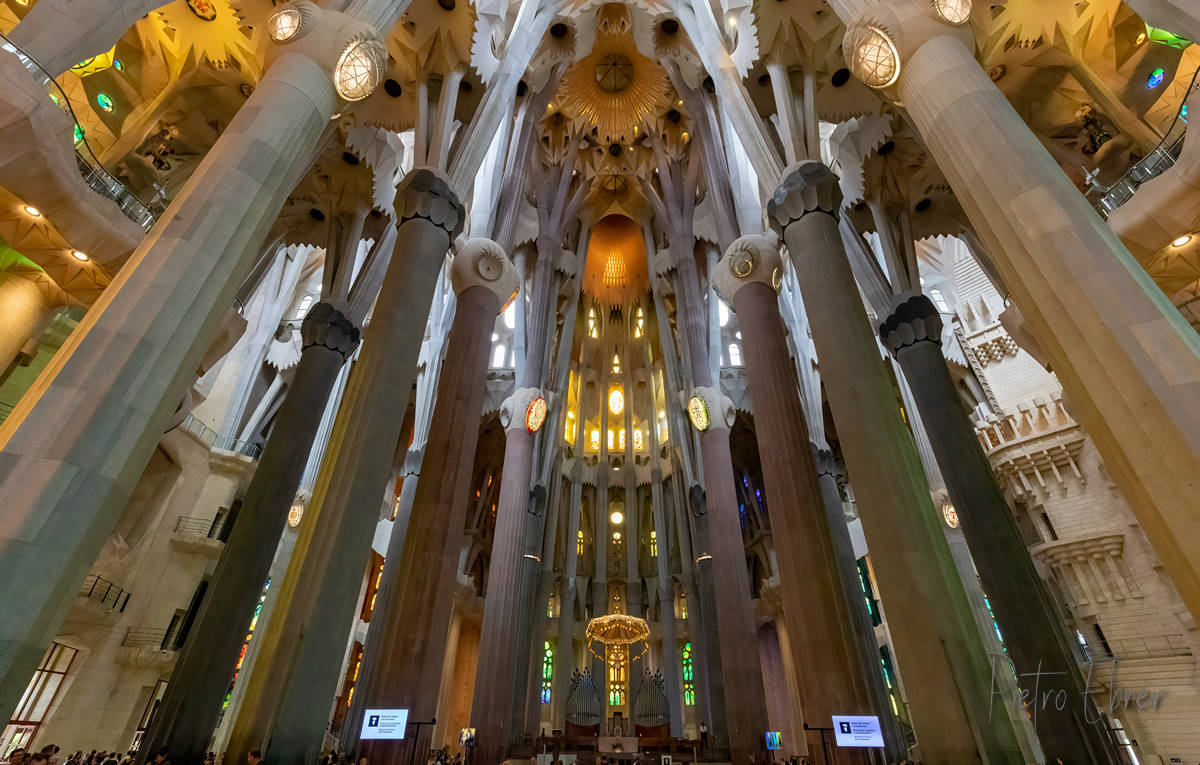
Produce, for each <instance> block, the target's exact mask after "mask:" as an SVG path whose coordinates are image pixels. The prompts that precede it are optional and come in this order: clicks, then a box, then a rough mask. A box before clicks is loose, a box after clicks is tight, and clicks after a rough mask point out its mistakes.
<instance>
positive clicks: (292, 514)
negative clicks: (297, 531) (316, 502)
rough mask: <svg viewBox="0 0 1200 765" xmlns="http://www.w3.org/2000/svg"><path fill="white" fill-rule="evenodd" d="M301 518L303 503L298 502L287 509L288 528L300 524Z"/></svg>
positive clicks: (302, 516) (302, 515)
mask: <svg viewBox="0 0 1200 765" xmlns="http://www.w3.org/2000/svg"><path fill="white" fill-rule="evenodd" d="M303 518H304V505H300V504H296V505H292V507H291V509H290V510H288V515H287V525H288V528H290V529H294V528H296V527H297V526H299V525H300V521H301V519H303Z"/></svg>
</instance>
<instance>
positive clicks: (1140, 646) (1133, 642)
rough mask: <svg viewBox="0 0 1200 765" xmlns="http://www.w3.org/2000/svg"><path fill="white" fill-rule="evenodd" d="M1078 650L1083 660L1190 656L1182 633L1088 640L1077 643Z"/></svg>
mask: <svg viewBox="0 0 1200 765" xmlns="http://www.w3.org/2000/svg"><path fill="white" fill-rule="evenodd" d="M1079 652H1080V654H1081V655H1082V658H1083V661H1085V662H1089V663H1092V662H1107V661H1112V660H1113V659H1116V660H1117V661H1132V660H1135V659H1173V658H1176V657H1179V656H1191V655H1192V647H1191V646H1190V645H1188V643H1187V640H1186V639H1184V636H1183V635H1155V636H1152V637H1133V638H1125V639H1123V640H1112V639H1108V640H1105V641H1104V643H1098V642H1094V641H1090V640H1089V641H1088V642H1087V644H1086V645H1084V644H1082V643H1080V644H1079Z"/></svg>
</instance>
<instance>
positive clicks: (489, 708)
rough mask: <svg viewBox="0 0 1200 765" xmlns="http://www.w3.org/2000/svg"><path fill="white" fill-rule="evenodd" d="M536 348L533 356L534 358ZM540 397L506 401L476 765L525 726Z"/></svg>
mask: <svg viewBox="0 0 1200 765" xmlns="http://www.w3.org/2000/svg"><path fill="white" fill-rule="evenodd" d="M533 352H534V351H533V348H532V347H531V348H530V349H529V353H530V354H533ZM541 397H542V394H541V391H539V390H538V389H537V388H518V389H517V390H516V391H514V392H513V394H512V396H510V397H509V398H508V400H506V401H505V402H504V406H503V407H502V408H501V411H500V418H501V421H502V423H503V425H504V436H505V444H504V469H503V478H502V483H501V485H500V501H499V502H498V503H497V507H496V533H495V537H494V541H493V543H492V561H491V564H490V567H489V569H488V571H489V574H488V587H487V594H486V596H485V600H484V607H483V627H482V629H481V631H480V638H479V663H478V665H477V668H476V670H475V695H474V701H473V702H472V704H471V724H472V727H474V728H475V731H476V745H475V753H474V758H475V762H477V763H480V765H482V764H483V763H498V762H500V761H501V760H503V759H504V756H505V754H506V753H507V750H508V747H509V744H510V743H511V741H512V739H513V737H514V736H515V735H518V734H519V733H520V732H521V731H522V729H523V726H522V725H520V724H519V723H520V722H521V721H523V720H524V716H525V715H524V712H525V708H524V705H522V706H521V708H520V709H519V710H517V709H514V708H513V689H514V688H515V686H516V680H517V673H518V672H524V671H525V662H526V659H527V658H528V656H527V653H526V652H525V651H524V650H520V649H521V648H522V646H521V645H519V641H518V640H517V633H518V626H517V624H516V621H517V619H518V617H519V616H520V613H521V607H520V606H521V600H522V599H521V592H520V590H521V587H520V585H521V582H522V579H523V578H524V576H523V569H524V568H525V567H530V566H534V567H536V566H540V562H539V561H536V560H530V559H528V558H525V557H524V544H525V538H524V537H525V515H526V513H527V512H528V510H529V482H530V472H531V470H532V468H533V442H534V433H533V432H531V431H530V430H529V428H527V427H526V418H527V414H528V412H529V407H530V406H531V405H532V402H534V401H535V400H537V399H540V398H541Z"/></svg>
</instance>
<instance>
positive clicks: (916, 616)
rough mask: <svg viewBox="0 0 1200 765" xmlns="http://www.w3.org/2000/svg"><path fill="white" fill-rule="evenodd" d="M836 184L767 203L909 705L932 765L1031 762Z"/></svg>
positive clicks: (817, 169) (796, 169)
mask: <svg viewBox="0 0 1200 765" xmlns="http://www.w3.org/2000/svg"><path fill="white" fill-rule="evenodd" d="M840 206H841V192H840V191H839V190H838V186H837V178H836V177H835V176H834V175H833V173H831V172H830V171H829V169H828V168H826V167H825V166H824V165H821V164H820V163H817V162H812V161H807V162H800V163H797V164H796V165H793V166H791V167H790V168H788V171H787V173H786V174H785V176H784V179H783V181H782V183H781V184H780V186H779V188H778V189H776V191H775V194H774V196H773V198H772V199H771V201H770V203H769V205H768V215H769V217H770V220H771V224H772V225H773V226H774V227H775V228H776V230H777V231H779V232H781V233H782V234H783V236H784V239H785V240H786V242H787V245H788V251H789V253H790V254H791V258H792V263H793V266H794V267H795V268H796V270H797V273H801V274H803V275H804V276H803V278H802V279H801V280H800V286H801V290H802V292H803V296H804V303H805V306H806V307H807V308H808V318H809V322H810V323H811V325H812V331H813V341H814V343H815V344H816V348H817V356H818V358H819V359H820V360H821V373H822V375H821V376H822V377H823V378H824V380H825V390H826V394H827V396H828V399H829V404H830V408H831V409H832V410H833V416H834V420H835V421H836V422H837V425H838V438H839V441H840V442H841V446H842V453H843V454H844V455H845V457H846V462H847V465H848V466H849V468H850V477H851V480H853V481H854V489H855V494H856V495H857V496H858V499H859V509H860V516H861V519H862V523H863V528H864V530H865V532H866V534H867V542H868V544H869V545H870V547H871V560H872V561H873V562H874V565H875V569H876V571H878V572H879V588H880V594H881V595H882V597H883V601H884V603H885V604H886V605H887V607H888V624H889V626H890V629H891V632H892V637H893V640H894V642H895V648H896V654H897V659H898V664H899V666H900V670H901V671H902V672H904V673H905V675H906V676H907V677H910V678H912V677H916V678H919V679H920V681H919V682H912V683H908V684H907V686H906V688H907V691H908V700H909V706H910V709H911V711H912V716H913V720H914V722H915V724H916V727H917V733H918V736H919V737H920V741H921V752H922V757H923V759H924V760H925V761H926V762H928V763H946V764H947V765H950V764H951V763H963V762H971V761H974V760H975V759H976V758H977V757H978V756H981V755H982V756H984V757H985V758H986V759H988V760H990V761H991V762H993V763H1017V762H1020V759H1021V755H1020V749H1019V747H1018V745H1017V741H1016V737H1015V735H1014V733H1013V730H1012V728H1011V726H1010V725H1009V722H1008V720H1007V719H1006V718H1005V717H1002V716H998V715H992V716H991V718H990V719H989V704H988V702H989V695H988V694H989V690H990V678H991V668H990V665H989V661H988V657H987V656H986V655H985V654H984V651H983V648H982V646H981V645H980V643H979V638H978V634H977V633H976V630H975V624H974V621H973V619H972V617H971V610H970V605H969V603H968V602H967V599H966V594H965V593H964V592H963V589H962V584H961V582H959V580H958V575H957V572H956V571H955V569H954V562H953V560H952V559H951V556H950V551H949V548H948V547H947V545H946V539H945V537H944V536H943V534H942V531H941V528H940V527H939V525H938V517H937V514H936V512H935V510H934V508H933V506H932V502H931V501H930V497H929V489H928V487H927V485H926V483H925V476H924V475H923V474H922V471H921V466H920V460H919V458H918V457H917V451H916V446H915V445H914V444H913V440H912V434H911V433H910V432H909V431H908V428H907V426H906V425H905V424H904V420H903V419H902V418H901V416H900V408H899V407H898V406H897V403H896V395H895V390H894V388H893V386H892V383H891V380H890V379H889V378H888V375H887V370H886V369H885V368H884V366H883V363H884V362H883V358H882V357H881V356H880V353H879V345H878V343H877V342H876V340H875V337H874V335H873V333H872V332H871V328H870V326H869V325H868V322H867V318H866V315H865V312H864V310H863V304H862V298H861V297H860V295H859V291H858V287H857V286H856V285H855V283H854V276H853V274H852V273H851V271H850V263H849V262H848V261H847V259H846V252H845V249H844V247H843V245H842V240H841V236H840V234H839V233H838V223H837V218H836V214H837V211H838V210H839V209H840Z"/></svg>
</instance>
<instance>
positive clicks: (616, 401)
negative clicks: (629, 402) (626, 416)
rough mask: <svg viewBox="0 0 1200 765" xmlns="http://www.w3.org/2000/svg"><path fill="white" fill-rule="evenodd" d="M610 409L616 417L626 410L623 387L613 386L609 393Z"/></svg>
mask: <svg viewBox="0 0 1200 765" xmlns="http://www.w3.org/2000/svg"><path fill="white" fill-rule="evenodd" d="M608 411H609V412H610V413H611V414H612V415H613V416H614V417H615V416H617V415H619V414H621V412H623V411H625V394H624V393H622V392H621V387H620V386H619V385H618V386H613V389H612V390H611V391H609V394H608Z"/></svg>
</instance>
